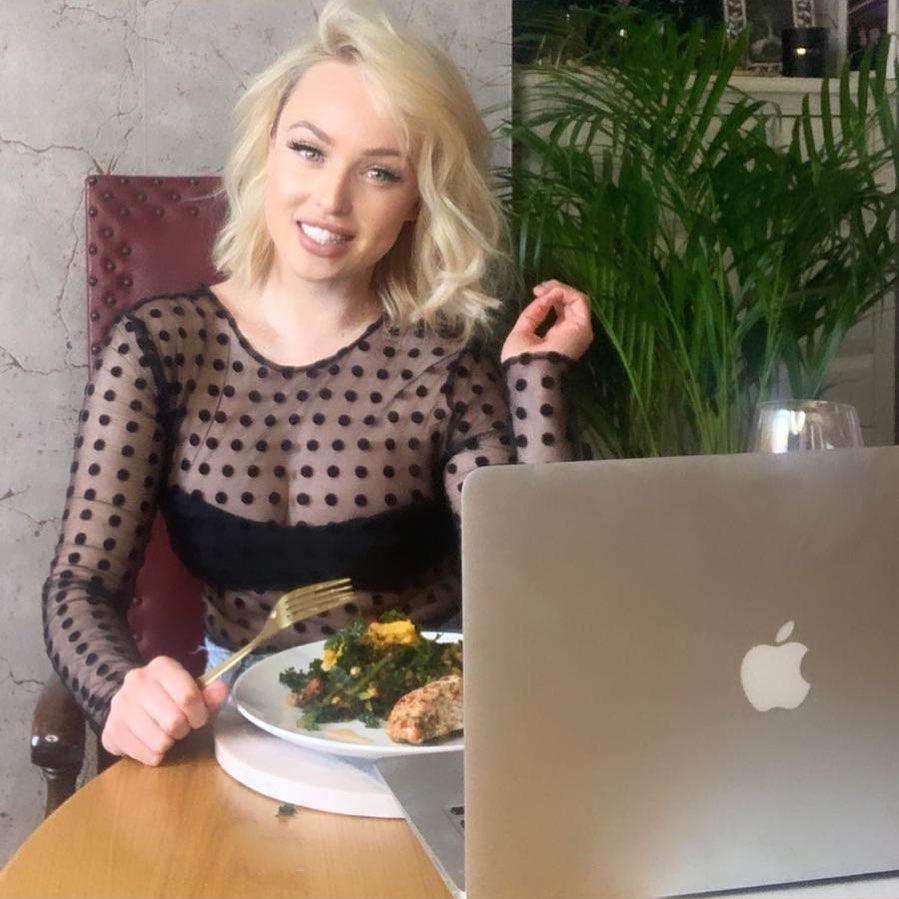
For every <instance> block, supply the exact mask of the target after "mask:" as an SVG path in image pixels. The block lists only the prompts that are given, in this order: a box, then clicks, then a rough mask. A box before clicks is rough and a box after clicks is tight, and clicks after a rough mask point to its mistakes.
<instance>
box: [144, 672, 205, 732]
mask: <svg viewBox="0 0 899 899" xmlns="http://www.w3.org/2000/svg"><path fill="white" fill-rule="evenodd" d="M204 709H205V705H204ZM144 711H145V712H146V713H147V714H148V715H149V716H150V717H151V718H152V719H153V720H154V721H155V722H156V725H157V726H158V727H159V729H160V730H161V731H162V732H163V733H165V734H167V735H168V736H170V737H172V738H173V739H175V740H180V739H181V738H182V737H186V736H187V735H188V734H189V733H190V732H191V729H192V728H193V727H194V726H197V727H201V726H202V725H194V724H192V723H191V721H190V719H189V718H188V716H187V712H186V711H184V710H183V709H182V708H181V707H180V706H179V704H178V702H177V701H176V700H175V699H174V698H173V697H172V696H170V695H169V694H168V693H167V692H166V690H165V689H163V687H162V686H161V685H160V684H159V683H157V682H151V683H149V684H148V685H147V693H146V696H145V697H144ZM194 715H195V718H194V720H197V719H196V714H195V713H194Z"/></svg>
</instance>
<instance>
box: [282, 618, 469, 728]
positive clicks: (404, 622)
mask: <svg viewBox="0 0 899 899" xmlns="http://www.w3.org/2000/svg"><path fill="white" fill-rule="evenodd" d="M448 674H460V675H461V674H462V643H461V642H457V643H438V642H437V641H436V640H430V639H428V638H427V637H424V636H422V634H421V632H420V631H419V629H418V628H417V627H416V625H415V623H414V622H412V621H410V620H409V619H408V618H405V617H403V616H402V615H400V614H399V613H397V612H386V613H385V614H383V615H382V616H381V617H380V619H379V620H378V621H372V622H370V623H366V622H365V621H363V620H362V619H361V618H357V619H356V621H354V622H353V623H352V624H351V625H349V626H348V627H345V628H343V629H342V630H339V631H338V632H337V633H336V634H334V636H333V637H330V638H329V639H328V640H327V641H326V642H325V648H324V655H323V657H322V658H321V659H315V660H314V661H313V662H312V663H311V664H310V665H309V668H308V670H306V671H297V670H296V669H295V668H293V667H291V668H288V669H286V670H285V671H282V672H281V673H280V675H279V678H278V680H279V681H280V682H281V683H282V684H284V685H285V686H287V687H288V688H289V689H290V691H291V694H290V699H289V700H288V701H289V702H290V703H291V704H292V705H296V706H298V707H300V708H301V709H302V716H301V717H300V720H299V722H298V724H299V725H300V727H303V728H305V729H306V730H316V729H318V725H319V724H324V723H328V722H334V721H351V720H353V719H359V720H361V721H362V722H363V723H364V724H365V725H366V726H368V727H380V726H381V723H382V721H383V720H384V719H385V718H387V717H388V716H389V715H390V711H391V709H392V708H393V706H394V705H395V704H396V701H397V700H398V699H399V698H400V697H401V696H404V695H405V694H406V693H409V692H410V691H411V690H415V689H417V688H419V687H423V686H424V685H425V684H428V683H430V682H431V681H435V680H437V679H439V678H441V677H445V676H446V675H448Z"/></svg>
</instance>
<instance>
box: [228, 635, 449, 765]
mask: <svg viewBox="0 0 899 899" xmlns="http://www.w3.org/2000/svg"><path fill="white" fill-rule="evenodd" d="M424 636H426V637H429V638H430V639H432V640H434V639H437V640H439V641H440V642H441V643H455V642H457V641H458V640H461V639H462V635H461V634H454V633H445V632H440V633H434V632H433V631H425V632H424ZM324 648H325V642H324V640H321V641H319V642H318V643H307V644H306V645H305V646H295V647H293V648H292V649H285V650H284V651H283V652H276V653H275V654H274V655H271V656H269V657H268V658H266V659H263V660H262V661H261V662H257V663H256V664H255V665H253V667H252V668H248V669H247V670H246V671H244V673H243V674H241V676H240V677H239V678H237V682H236V683H235V684H234V689H233V691H232V694H231V695H232V697H233V699H234V704H235V705H236V706H237V710H238V711H239V712H240V713H241V715H243V716H244V717H245V718H246V719H247V720H248V721H252V722H253V724H255V725H256V726H257V727H261V728H262V729H263V730H266V731H268V732H269V733H270V734H274V735H275V736H276V737H281V739H282V740H287V741H289V742H290V743H296V744H297V745H298V746H305V747H306V748H307V749H317V750H318V751H319V752H328V753H331V754H333V755H344V756H353V757H355V758H368V759H376V758H381V757H383V756H386V755H419V754H422V753H430V752H458V751H459V750H460V749H462V737H454V738H452V739H450V740H444V741H442V742H440V743H434V744H432V745H427V746H415V745H412V744H409V743H394V742H393V740H391V739H390V737H388V736H387V730H386V728H385V727H383V726H382V727H366V726H365V725H364V724H363V723H362V722H361V721H341V722H335V723H333V724H322V725H320V729H319V730H306V729H305V728H303V727H300V726H299V719H300V715H301V714H302V712H301V710H300V709H298V708H296V707H295V706H292V705H289V704H288V702H287V696H288V694H289V693H290V690H289V689H288V687H286V686H285V685H284V684H282V683H280V682H279V681H278V675H279V674H280V673H281V672H282V671H284V670H285V669H286V668H291V667H293V668H296V669H297V671H302V670H304V669H306V668H308V667H309V665H310V663H311V662H312V661H314V660H315V659H320V658H321V657H322V655H323V653H324Z"/></svg>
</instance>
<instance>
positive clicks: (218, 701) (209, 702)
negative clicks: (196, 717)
mask: <svg viewBox="0 0 899 899" xmlns="http://www.w3.org/2000/svg"><path fill="white" fill-rule="evenodd" d="M230 695H231V688H230V687H229V686H228V685H227V684H226V683H225V682H224V681H223V680H217V681H213V682H212V683H211V684H210V685H209V686H208V687H204V688H203V701H204V702H205V703H206V708H208V709H209V711H210V712H215V711H218V709H220V708H221V707H222V706H223V705H224V704H225V703H226V702H227V701H228V697H229V696H230Z"/></svg>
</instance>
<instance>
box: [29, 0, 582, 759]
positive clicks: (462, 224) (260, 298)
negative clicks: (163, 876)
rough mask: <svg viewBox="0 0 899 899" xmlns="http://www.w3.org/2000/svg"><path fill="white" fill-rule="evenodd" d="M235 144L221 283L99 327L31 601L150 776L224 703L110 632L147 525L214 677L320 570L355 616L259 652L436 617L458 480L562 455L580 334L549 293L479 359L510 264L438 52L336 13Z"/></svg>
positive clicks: (461, 92) (55, 653)
mask: <svg viewBox="0 0 899 899" xmlns="http://www.w3.org/2000/svg"><path fill="white" fill-rule="evenodd" d="M237 130H238V139H237V142H236V147H235V149H234V152H233V154H232V156H231V159H230V161H229V163H228V167H227V171H226V179H225V181H226V189H227V193H228V199H229V202H230V218H229V221H228V223H227V225H226V226H225V228H224V229H223V231H222V233H221V235H220V237H219V240H218V243H217V247H216V254H217V255H216V261H217V264H218V266H219V269H220V271H222V272H223V273H224V274H225V275H226V276H227V277H226V279H225V280H223V281H221V282H220V283H218V284H215V285H213V286H211V287H203V288H201V289H200V290H197V291H194V292H190V293H184V294H182V295H178V296H167V297H155V298H150V299H147V300H145V301H143V302H142V303H141V304H138V306H136V307H134V308H132V309H131V310H129V311H128V312H126V313H125V314H124V315H122V317H121V318H120V319H119V320H118V322H117V323H116V324H115V325H114V326H113V328H112V331H111V333H110V335H109V338H108V340H107V341H106V346H105V349H104V351H103V353H102V357H101V358H100V359H99V361H98V362H97V363H96V365H95V369H94V371H93V376H92V380H91V383H90V385H89V386H88V387H87V390H86V396H85V405H84V410H83V412H82V414H81V422H80V427H79V434H78V437H77V441H76V448H77V457H76V461H75V464H74V465H73V475H72V482H71V487H70V489H69V493H68V501H67V507H66V512H65V517H64V527H63V532H62V535H61V538H60V544H59V547H58V550H57V553H56V556H55V558H54V560H53V564H52V568H51V573H50V577H49V579H48V581H47V583H46V586H45V589H44V622H45V637H46V645H47V651H48V653H49V655H50V658H51V659H52V662H53V665H54V667H55V669H56V670H57V672H59V674H60V676H61V677H62V678H63V680H64V681H65V682H66V684H67V685H68V686H69V688H70V689H71V690H72V692H73V693H74V695H75V696H76V697H77V699H78V701H79V702H80V703H81V705H82V706H83V707H84V709H85V711H86V713H87V714H88V716H89V718H90V720H91V722H92V724H93V726H94V727H95V729H96V730H97V731H98V732H99V733H100V734H101V737H102V742H103V745H104V746H105V748H106V749H107V750H108V751H109V752H111V753H113V754H116V755H128V756H131V757H133V758H135V759H138V760H139V761H141V762H143V763H145V764H149V765H155V764H158V763H159V762H160V761H161V760H162V758H163V756H164V754H165V752H166V751H167V750H168V749H169V748H170V747H171V746H172V745H173V743H174V742H175V741H176V740H178V739H180V738H181V737H184V736H185V735H186V734H187V733H188V732H189V731H190V730H191V729H192V728H196V727H200V726H202V725H203V724H204V723H205V722H206V721H207V720H208V718H209V715H210V713H211V712H212V711H214V710H215V709H216V708H217V707H218V706H219V705H221V703H222V702H223V701H225V699H226V698H227V695H228V686H227V684H225V683H222V682H218V683H214V684H212V685H210V686H209V687H207V688H206V689H205V690H204V691H201V690H199V688H198V687H197V685H196V684H195V682H194V681H193V679H192V678H191V676H190V675H189V674H188V673H187V671H185V670H184V669H183V668H182V667H181V666H180V665H179V664H178V663H177V662H176V661H174V660H173V659H169V658H164V657H160V658H156V659H154V660H153V661H151V662H150V663H149V664H146V663H144V661H143V660H142V659H141V657H140V655H139V654H138V651H137V648H136V646H135V645H134V643H133V641H132V639H131V638H130V636H129V633H128V630H127V627H126V625H125V622H124V618H123V609H124V608H125V607H126V605H127V602H128V599H129V598H130V595H131V590H132V588H133V583H134V578H135V575H136V573H137V570H138V568H139V564H140V560H141V557H142V554H143V548H144V544H145V541H146V539H147V535H148V532H149V524H150V522H151V520H152V516H153V515H154V513H155V510H156V509H157V507H160V508H162V510H163V512H164V514H165V516H166V519H167V523H168V527H169V531H170V534H171V535H172V540H173V544H174V546H175V547H176V549H177V551H178V552H179V554H180V555H181V557H182V559H183V560H184V561H185V563H186V564H187V565H188V567H189V568H190V569H191V570H192V571H193V572H194V573H195V574H196V575H197V576H198V577H199V578H200V580H201V581H202V582H203V584H204V605H205V610H206V632H207V637H208V639H207V648H208V650H209V655H210V660H211V661H210V663H212V662H213V661H215V660H216V659H217V657H218V656H220V655H222V654H223V653H227V652H231V651H233V650H234V649H237V648H239V647H240V646H241V645H246V643H247V642H248V641H249V640H250V638H252V637H253V636H255V635H256V633H257V632H258V631H259V629H260V628H261V626H262V623H263V621H264V619H265V617H266V615H267V614H268V612H269V611H270V609H271V606H272V604H273V603H274V601H275V600H276V598H277V597H278V596H279V595H280V594H281V593H282V592H284V591H285V590H287V589H290V588H292V587H295V586H297V585H298V584H303V583H311V582H314V581H318V580H323V579H326V578H330V577H340V576H349V577H351V578H352V579H353V581H354V584H355V586H356V587H357V588H358V594H357V598H356V601H355V602H354V603H353V604H351V605H347V606H346V607H345V608H343V609H339V610H335V611H332V612H331V613H329V614H328V615H327V616H321V617H319V618H315V619H312V620H310V621H307V622H305V623H303V624H299V625H297V626H296V627H295V629H294V630H292V631H290V632H285V633H282V634H281V635H279V636H278V637H277V638H276V639H273V640H272V641H271V643H270V644H269V645H268V646H266V647H265V650H266V652H271V651H274V650H278V649H281V648H285V647H287V646H290V645H294V644H297V643H302V642H307V641H313V640H320V639H322V638H323V637H327V636H328V635H329V634H331V633H333V631H334V630H335V629H337V628H339V627H341V626H344V625H345V624H347V623H348V622H350V621H352V620H353V619H355V618H356V617H357V616H359V615H361V616H363V617H366V618H374V617H376V616H378V615H379V614H381V613H383V612H385V611H387V610H389V609H397V610H400V611H402V612H403V613H406V614H408V615H410V616H411V617H412V618H413V619H414V620H416V621H417V622H419V623H428V624H439V623H440V622H441V621H445V620H446V619H447V618H449V617H450V616H452V615H453V614H454V613H456V612H457V611H458V609H459V601H460V594H459V582H458V572H457V565H456V564H455V562H456V559H455V556H456V550H457V545H456V543H457V525H458V521H459V502H460V491H461V488H462V482H463V480H464V479H465V476H466V475H467V474H468V472H470V471H471V470H473V469H474V468H476V467H477V466H480V465H490V464H504V463H509V462H515V461H518V462H544V461H553V460H562V459H566V458H569V445H568V441H567V438H566V433H565V422H564V419H563V412H562V397H561V393H560V385H561V381H562V377H563V375H564V374H565V372H566V370H567V369H568V367H569V366H570V365H571V363H572V361H573V360H575V359H577V358H578V357H579V356H580V355H581V354H582V353H583V352H584V350H585V349H586V348H587V346H588V345H589V343H590V341H591V339H592V333H591V327H590V316H589V312H588V306H587V302H586V298H585V297H584V296H583V295H582V294H580V293H578V292H577V291H576V290H573V289H572V288H570V287H567V286H565V285H563V284H560V283H558V282H548V283H546V284H542V285H538V286H537V287H535V288H534V294H535V299H534V300H533V302H532V303H531V304H530V305H529V306H528V307H527V308H526V309H525V311H524V312H523V314H522V315H521V317H520V318H519V320H518V322H517V323H516V325H515V326H514V328H513V329H512V331H511V332H510V333H509V335H508V336H507V337H506V339H505V343H504V344H503V347H502V354H501V355H502V358H501V366H498V365H497V364H496V363H494V362H493V361H492V360H491V359H490V358H488V357H487V356H486V355H484V354H482V353H481V352H480V351H479V350H478V343H477V337H478V335H479V334H483V333H485V332H486V331H487V330H488V328H489V326H490V321H491V313H493V312H494V310H495V309H496V307H497V300H496V299H494V296H493V295H492V293H491V285H492V284H493V278H494V275H495V273H496V272H497V271H498V270H499V269H500V268H501V265H500V263H501V261H502V256H501V253H500V251H499V249H498V247H499V245H500V235H501V226H500V217H499V214H498V210H497V205H496V201H495V199H494V196H493V194H492V193H491V190H490V188H489V185H488V175H487V171H488V153H489V142H488V136H487V131H486V129H485V126H484V123H483V121H482V119H481V117H480V115H479V114H478V111H477V109H476V107H475V105H474V102H473V100H472V97H471V95H470V94H469V92H468V90H467V88H466V86H465V84H464V81H463V79H462V77H461V75H460V74H459V72H458V70H457V69H456V68H455V66H454V65H453V64H452V63H451V62H450V60H449V59H448V57H446V56H445V55H444V54H443V53H442V52H440V51H439V50H438V49H436V48H435V47H433V46H431V45H430V44H429V43H427V42H425V41H423V40H421V39H419V38H413V37H409V36H406V35H403V34H399V33H397V32H396V31H395V30H394V29H393V27H392V26H391V25H390V24H389V22H388V21H387V20H386V19H385V18H384V16H383V15H382V13H381V12H380V11H379V10H378V9H377V8H372V7H370V6H367V5H366V6H362V5H360V4H358V3H356V4H350V3H344V2H332V3H329V4H328V5H327V6H326V8H325V9H324V11H323V12H322V14H321V16H320V18H319V22H318V28H317V34H316V35H315V36H313V37H312V38H311V39H310V40H308V41H307V42H305V43H303V44H302V45H301V46H299V47H297V48H296V49H294V50H292V51H290V52H289V53H287V54H286V55H285V56H283V57H282V58H280V59H279V60H278V61H276V62H275V63H274V64H273V65H272V66H271V67H270V68H269V69H268V70H266V71H265V72H264V73H263V74H262V75H260V76H259V77H258V78H257V79H256V81H255V82H254V83H253V84H252V85H251V87H250V88H249V90H248V91H247V93H246V95H245V96H244V97H243V98H242V100H241V101H240V103H239V105H238V108H237ZM553 308H554V309H555V311H556V321H555V323H554V324H553V326H552V327H551V328H550V329H549V330H548V332H547V333H546V334H545V335H543V336H540V335H538V333H537V329H538V327H539V326H540V324H541V323H542V322H543V321H544V319H545V318H546V316H547V314H548V313H549V312H550V310H551V309H553Z"/></svg>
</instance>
